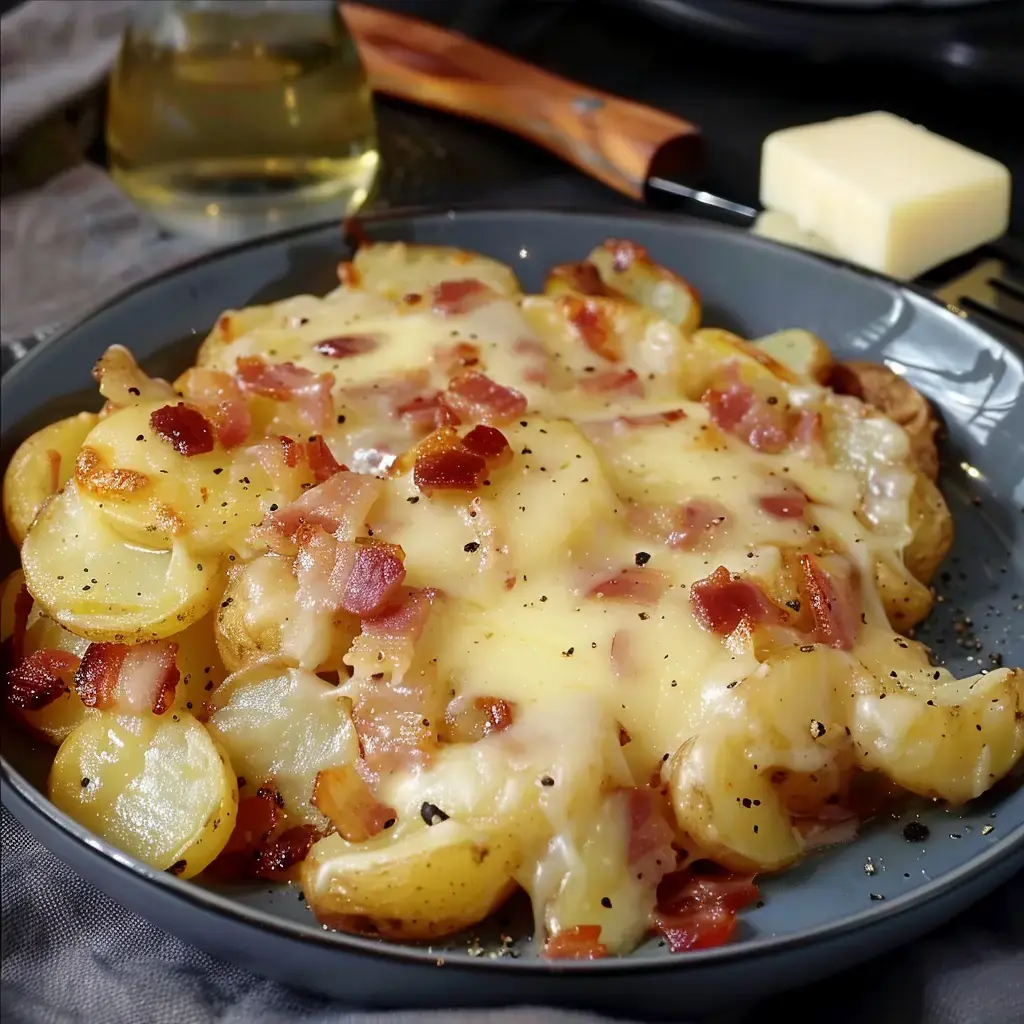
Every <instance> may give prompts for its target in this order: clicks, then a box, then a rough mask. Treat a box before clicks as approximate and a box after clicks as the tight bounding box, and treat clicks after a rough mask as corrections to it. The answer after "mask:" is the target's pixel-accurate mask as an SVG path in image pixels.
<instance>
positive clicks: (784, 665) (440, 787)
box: [3, 241, 1024, 959]
mask: <svg viewBox="0 0 1024 1024" xmlns="http://www.w3.org/2000/svg"><path fill="white" fill-rule="evenodd" d="M339 275H340V279H341V282H342V283H341V287H339V288H338V289H337V290H336V291H334V292H332V293H331V294H329V295H327V296H326V297H324V298H315V297H312V296H308V295H303V296H298V297H295V298H291V299H288V300H286V301H282V302H278V303H275V304H273V305H269V306H258V307H253V308H249V309H244V310H240V311H233V312H227V313H225V314H224V315H223V316H222V317H221V318H220V320H219V321H218V323H217V325H216V327H215V328H214V330H213V332H212V333H211V334H210V335H209V337H208V338H207V339H206V340H205V342H204V343H203V345H202V348H201V349H200V352H199V356H198V360H197V365H196V366H194V367H193V368H191V369H189V370H187V371H186V372H185V373H184V374H183V375H182V376H181V377H180V378H179V379H178V380H177V381H175V382H174V384H173V385H171V384H168V383H166V382H165V381H162V380H155V379H151V378H150V377H148V376H147V375H146V374H145V373H143V372H142V371H141V370H140V369H139V368H138V366H137V365H136V364H135V362H134V361H133V359H132V357H131V355H130V354H129V353H128V352H127V351H126V350H125V349H123V348H118V347H115V348H111V349H110V350H108V351H107V352H106V354H105V355H104V356H103V357H102V359H101V360H100V361H99V363H98V365H97V367H96V371H95V376H96V379H97V380H98V382H99V390H100V393H101V394H102V396H103V398H104V399H105V405H104V406H103V409H102V411H101V412H100V413H99V414H98V415H94V414H92V413H81V414H80V415H78V416H76V417H73V418H71V419H66V420H62V421H61V422H59V423H54V424H52V425H51V426H49V427H46V428H45V429H43V430H41V431H39V432H38V433H37V434H34V435H33V436H32V437H30V438H29V439H28V440H27V441H26V442H25V443H24V444H23V445H22V446H21V448H20V449H19V450H18V452H17V453H16V454H15V456H14V458H13V460H12V462H11V465H10V467H9V469H8V470H7V474H6V478H5V480H4V512H5V516H6V520H7V524H8V527H9V530H10V532H11V534H12V536H13V537H14V539H15V541H16V542H17V543H18V544H19V546H20V549H21V565H22V568H21V570H20V571H19V572H16V573H15V574H13V575H12V576H11V577H10V578H9V579H8V581H7V585H6V586H5V589H4V593H3V613H4V616H3V635H4V637H5V638H6V641H7V643H8V646H9V648H10V652H11V665H12V667H11V668H10V671H9V673H8V676H7V680H8V685H7V690H6V707H7V709H8V713H10V714H13V715H15V716H17V717H18V718H19V719H20V720H21V721H22V722H23V723H24V725H25V726H27V727H28V728H29V729H30V730H31V731H32V732H33V733H34V734H35V735H36V736H38V737H40V738H41V739H44V740H46V741H48V742H50V743H52V744H54V745H59V749H58V750H57V754H56V758H55V760H54V762H53V768H52V772H51V776H50V797H51V799H52V800H53V802H54V803H55V804H56V805H57V806H58V807H59V808H60V809H61V810H63V811H65V812H66V813H68V814H69V815H71V816H72V817H73V818H75V819H76V820H77V821H79V822H81V823H82V824H83V825H85V826H86V827H88V828H89V829H91V830H93V831H94V832H96V833H97V834H99V835H101V836H104V837H105V838H107V839H109V840H110V841H111V842H112V843H114V844H115V845H116V846H118V847H119V848H121V849H122V850H124V851H126V852H127V853H130V854H132V855H134V856H135V857H138V858H139V859H141V860H143V861H145V862H146V863H148V864H150V865H152V866H154V867H156V868H160V869H166V870H168V871H170V872H172V873H174V874H177V875H181V876H183V877H189V876H193V875H196V874H198V873H199V872H202V871H207V872H208V874H210V875H214V874H215V875H216V877H218V878H221V879H223V878H250V879H251V878H254V877H258V878H271V879H276V880H280V881H298V882H299V883H300V884H301V887H302V891H303V892H304V894H305V898H306V900H307V901H308V903H309V905H310V907H311V908H312V910H313V912H314V913H315V914H316V916H317V918H318V919H319V920H320V921H321V922H323V923H324V924H326V925H328V926H331V927H334V928H339V929H344V930H346V931H356V932H361V933H367V934H374V935H381V936H385V937H390V938H396V939H434V938H438V937H441V936H444V935H447V934H450V933H453V932H456V931H458V930H461V929H464V928H467V927H469V926H472V925H474V924H476V923H477V922H479V921H481V920H482V919H483V918H485V917H486V916H487V915H488V914H490V913H491V911H493V910H494V909H495V908H496V907H498V906H499V905H500V904H501V903H502V902H503V901H505V900H506V899H507V898H508V897H509V895H510V894H511V893H512V892H514V891H515V890H516V889H517V888H522V889H524V890H525V891H526V892H527V893H528V894H529V896H530V898H531V899H532V902H533V907H534V912H535V917H536V922H537V924H536V927H537V939H538V942H539V943H542V944H543V950H544V954H545V955H546V956H548V957H552V958H559V957H561V958H576V959H580V958H594V957H599V956H604V955H607V954H615V953H624V952H628V951H629V950H630V949H632V948H633V947H634V946H635V945H636V944H637V943H638V942H640V941H642V940H643V939H644V937H645V936H646V935H647V934H649V933H650V932H651V931H656V932H660V933H661V935H662V936H664V938H665V939H666V940H667V942H668V944H669V945H670V946H671V948H672V949H673V950H676V951H679V950H685V949H692V948H699V947H707V946H713V945H719V944H721V943H723V942H726V941H727V940H728V939H729V937H730V935H731V934H732V932H733V930H734V928H735V924H736V915H737V912H738V911H739V910H740V909H741V908H742V907H743V906H744V905H745V904H747V903H749V902H750V901H751V900H752V899H755V898H756V895H757V890H756V888H755V887H754V884H753V878H754V876H755V875H756V874H758V873H761V872H770V871H777V870H779V869H781V868H785V867H786V866H787V865H790V864H793V863H794V862H796V861H798V860H799V859H800V858H801V857H802V856H803V855H804V854H805V852H806V851H807V850H808V849H810V848H812V847H814V846H820V845H823V844H826V843H832V842H838V841H842V840H844V839H850V838H852V837H853V835H854V833H855V831H856V828H857V825H858V821H859V820H862V819H863V817H864V816H865V815H866V814H868V813H870V806H871V805H870V802H867V796H866V794H868V793H876V792H877V791H878V789H879V788H880V787H879V785H878V783H879V780H881V781H882V782H884V783H885V785H886V786H887V787H888V788H898V789H901V790H905V791H909V792H912V793H918V794H921V795H923V796H926V797H932V798H937V799H941V800H945V801H949V802H951V803H954V804H955V803H960V802H963V801H966V800H970V799H971V798H972V797H976V796H978V795H979V794H981V793H983V792H984V791H985V790H986V789H988V788H989V787H990V786H991V785H992V784H993V783H994V782H995V781H996V780H998V779H999V778H1001V777H1002V776H1004V775H1005V774H1006V773H1007V772H1009V771H1010V769H1011V768H1012V767H1013V766H1014V764H1015V762H1017V760H1018V759H1019V758H1020V757H1021V753H1022V750H1024V713H1022V705H1024V696H1022V692H1024V673H1022V672H1021V671H1020V670H1018V669H1013V668H1000V669H998V670H993V671H990V672H988V673H987V674H985V673H983V674H981V675H978V676H974V677H973V678H970V679H965V680H957V679H955V678H953V677H952V676H951V675H950V674H949V673H948V672H947V671H945V670H944V669H941V668H935V667H934V666H932V665H931V664H930V662H929V658H928V653H927V651H926V650H925V648H924V647H923V646H922V645H921V644H919V643H916V642H914V641H912V640H908V639H906V638H905V634H906V633H907V632H908V630H910V629H911V628H912V627H913V626H914V625H915V624H916V623H918V622H919V621H920V620H921V619H922V618H923V617H924V616H925V615H927V613H928V611H929V609H930V606H931V603H932V596H931V593H930V591H929V589H928V586H927V584H928V580H929V577H930V576H931V574H932V573H933V571H934V570H935V568H936V566H937V565H938V563H939V562H940V560H941V559H942V558H943V556H944V554H945V553H946V551H947V549H948V547H949V544H950V541H951V536H952V523H951V519H950V515H949V512H948V510H947V508H946V505H945V503H944V501H943V499H942V496H941V495H940V493H939V492H938V490H937V489H936V486H935V483H934V479H935V476H936V472H937V454H936V448H935V439H934V434H935V426H936V421H935V419H934V416H933V414H932V411H931V409H930V407H929V406H928V403H927V402H926V401H925V400H924V399H923V398H921V397H920V396H919V395H918V394H916V393H915V392H914V391H913V390H911V389H910V387H909V386H908V385H907V384H905V383H904V382H903V381H902V380H900V379H899V378H898V377H896V376H894V375H893V374H892V373H890V372H889V371H888V370H886V369H885V368H883V367H878V366H870V365H866V364H840V365H835V364H833V361H832V359H831V357H830V355H829V353H828V350H827V349H826V348H825V346H824V345H823V344H822V343H821V342H820V341H818V339H816V338H815V337H813V336H812V335H810V334H808V333H806V332H803V331H786V332H782V333H780V334H776V335H772V336H770V337H768V338H763V339H760V340H759V341H756V342H747V341H744V340H742V339H740V338H738V337H736V336H735V335H733V334H730V333H728V332H727V331H723V330H717V329H713V328H700V327H699V323H700V301H699V298H698V296H697V295H696V293H695V292H694V290H693V289H692V288H691V287H690V286H689V285H687V283H686V282H685V281H684V280H682V279H681V278H679V277H677V276H676V275H674V274H673V273H671V272H669V271H667V270H665V269H663V268H661V267H659V266H657V265H656V264H654V263H652V262H651V260H650V259H649V258H648V256H647V254H646V253H645V252H644V251H643V250H642V249H640V248H639V247H637V246H635V245H633V244H631V243H629V242H620V241H609V242H607V243H605V244H604V245H603V246H600V247H599V248H597V249H596V250H595V251H594V252H592V253H591V254H590V256H589V257H588V259H587V260H586V261H585V262H581V263H578V264H571V265H565V266H560V267H557V268H555V269H554V270H552V272H551V273H550V275H549V277H548V281H547V284H546V288H545V294H543V295H530V296H525V295H523V294H522V293H521V291H520V288H519V285H518V283H517V281H516V278H515V277H514V275H513V274H512V272H511V271H510V270H509V269H508V268H507V267H505V266H503V265H502V264H500V263H497V262H494V261H492V260H490V259H487V258H484V257H482V256H477V255H474V254H470V253H464V252H460V251H456V250H447V249H440V248H432V247H429V248H428V247H416V246H411V245H410V246H407V245H402V244H387V245H384V244H377V245H368V246H364V247H362V248H360V249H359V251H358V252H357V253H356V255H355V257H354V259H353V261H352V262H351V263H345V264H343V265H342V266H341V267H340V268H339ZM140 326H141V327H142V328H143V329H144V325H140ZM872 780H873V785H872V786H867V785H865V783H866V782H868V781H872ZM882 788H885V787H882Z"/></svg>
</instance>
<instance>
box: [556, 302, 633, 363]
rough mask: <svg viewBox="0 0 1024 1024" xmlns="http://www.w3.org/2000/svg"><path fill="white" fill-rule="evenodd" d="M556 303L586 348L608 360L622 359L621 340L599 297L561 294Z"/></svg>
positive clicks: (613, 361)
mask: <svg viewBox="0 0 1024 1024" xmlns="http://www.w3.org/2000/svg"><path fill="white" fill-rule="evenodd" d="M558 303H559V305H560V306H561V308H562V311H563V313H564V314H565V318H566V320H567V321H568V323H569V324H571V325H572V328H573V330H574V331H575V333H576V335H577V337H578V338H579V339H580V340H581V341H582V342H583V344H584V345H586V346H587V348H589V349H590V350H591V351H592V352H596V353H597V354H598V355H599V356H602V357H604V358H605V359H607V360H608V361H609V362H612V363H617V362H620V361H621V360H622V356H623V351H622V341H621V339H620V338H619V336H618V334H617V332H616V330H615V325H614V323H612V320H611V317H609V315H608V311H607V310H606V308H605V307H604V306H603V305H602V304H601V300H600V299H593V298H581V297H580V296H578V295H563V296H562V297H561V298H560V299H559V300H558Z"/></svg>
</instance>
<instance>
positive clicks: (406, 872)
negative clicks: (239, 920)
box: [301, 819, 520, 940]
mask: <svg viewBox="0 0 1024 1024" xmlns="http://www.w3.org/2000/svg"><path fill="white" fill-rule="evenodd" d="M519 857H520V853H519V850H518V847H517V844H516V843H515V842H514V840H513V839H512V838H511V837H509V838H507V839H504V840H496V839H495V838H494V837H492V836H489V835H488V834H487V833H486V832H482V831H478V830H477V829H474V828H472V827H470V826H468V825H464V824H462V823H461V822H458V821H455V820H454V819H449V820H447V821H442V822H439V823H438V824H436V825H433V826H431V827H429V828H428V827H426V826H424V827H423V828H421V829H418V830H417V831H415V832H411V833H408V834H406V835H403V836H400V837H399V838H397V839H394V840H392V839H391V837H390V836H389V835H387V834H386V833H385V834H384V836H383V837H382V838H381V839H377V840H371V842H369V843H360V844H353V843H348V842H346V841H345V840H344V839H342V838H341V836H339V835H337V834H335V835H330V836H327V837H326V838H325V839H321V840H320V841H319V842H317V843H315V844H314V845H313V848H312V849H311V850H310V851H309V856H308V857H307V858H306V860H305V861H304V862H303V864H302V869H301V878H302V891H303V892H304V893H305V896H306V902H307V903H308V904H309V905H310V907H311V908H312V910H313V913H314V914H316V916H317V918H318V920H320V921H321V922H322V923H323V924H326V925H328V926H329V927H331V928H337V929H339V930H341V931H349V932H360V933H363V934H370V935H380V936H383V937H384V938H391V939H402V940H414V939H436V938H441V937H442V936H445V935H451V934H452V933H453V932H457V931H460V930H461V929H463V928H468V927H470V926H471V925H474V924H476V923H477V922H479V921H482V920H483V919H484V918H485V917H487V915H488V914H490V913H491V912H492V911H493V910H495V909H497V907H499V906H500V905H501V904H502V903H504V901H505V900H506V899H507V898H508V896H509V895H510V894H511V893H512V891H513V890H514V888H515V883H514V882H513V881H512V875H513V873H514V872H515V870H516V868H517V867H518V864H519Z"/></svg>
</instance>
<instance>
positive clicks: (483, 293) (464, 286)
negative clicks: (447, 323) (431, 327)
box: [430, 277, 498, 316]
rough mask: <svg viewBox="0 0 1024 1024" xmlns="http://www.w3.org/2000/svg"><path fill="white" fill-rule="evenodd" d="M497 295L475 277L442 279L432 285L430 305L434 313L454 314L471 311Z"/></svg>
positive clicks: (492, 299) (484, 304) (491, 300)
mask: <svg viewBox="0 0 1024 1024" xmlns="http://www.w3.org/2000/svg"><path fill="white" fill-rule="evenodd" d="M497 297H498V293H497V292H495V291H492V290H491V289H490V288H488V287H487V285H485V284H484V283H483V281H478V280H476V278H472V277H469V278H465V279H464V280H460V281H442V282H441V283H440V284H436V285H434V287H433V289H432V291H431V298H430V305H431V308H432V309H433V310H434V312H435V313H440V314H441V315H442V316H456V315H458V314H460V313H471V312H472V311H473V310H474V309H479V308H480V307H481V306H486V305H487V304H488V303H489V302H493V301H494V300H495V299H496V298H497Z"/></svg>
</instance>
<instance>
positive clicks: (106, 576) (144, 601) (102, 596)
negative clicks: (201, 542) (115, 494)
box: [21, 482, 224, 643]
mask: <svg viewBox="0 0 1024 1024" xmlns="http://www.w3.org/2000/svg"><path fill="white" fill-rule="evenodd" d="M21 558H22V566H23V568H24V570H25V581H26V582H27V584H28V588H29V590H30V591H31V593H32V596H33V597H34V598H35V599H36V600H37V601H38V602H39V603H40V605H42V609H43V610H44V611H45V612H46V613H47V614H48V615H50V616H52V617H53V618H54V619H56V620H57V621H58V622H59V623H60V624H61V625H62V626H64V627H65V628H67V629H70V630H71V631H72V632H73V633H77V634H78V635H79V636H83V637H86V638H87V639H89V640H98V641H113V642H116V643H139V642H142V641H145V640H159V639H163V638H164V637H169V636H171V635H173V634H174V633H179V632H181V630H183V629H184V628H185V627H186V626H188V625H189V623H191V622H194V621H195V620H196V619H200V618H202V617H203V616H204V615H205V614H206V613H207V612H209V611H210V610H211V609H212V608H213V606H214V605H215V604H216V603H217V601H218V600H219V599H220V594H221V590H222V588H223V579H224V578H223V574H222V572H221V563H220V560H219V559H218V558H216V557H209V556H207V557H204V558H203V559H202V560H201V561H200V560H199V559H198V558H197V557H196V556H195V555H194V554H193V553H192V552H190V551H189V550H188V548H186V547H185V546H184V545H182V544H175V546H174V547H173V548H172V549H171V550H170V551H153V550H149V549H146V548H141V547H137V546H135V545H132V544H129V543H127V542H126V541H125V540H124V538H122V537H121V536H120V535H119V534H117V533H115V532H114V530H113V529H112V528H111V527H110V526H109V525H108V524H107V523H106V522H105V521H104V519H103V518H102V514H101V513H98V512H97V511H96V510H95V509H94V508H92V507H89V506H87V505H86V504H85V503H83V502H82V500H81V499H80V497H79V494H78V491H77V490H76V488H75V485H74V483H73V482H69V483H68V484H67V485H66V486H65V488H64V490H62V491H61V492H60V494H58V495H56V496H55V497H54V498H53V499H51V500H50V501H49V502H47V504H46V505H45V507H44V508H43V510H42V512H41V513H40V514H39V516H38V517H37V518H36V521H35V522H34V523H33V524H32V528H31V529H30V530H29V532H28V536H27V537H26V538H25V543H24V545H23V546H22V550H21Z"/></svg>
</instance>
